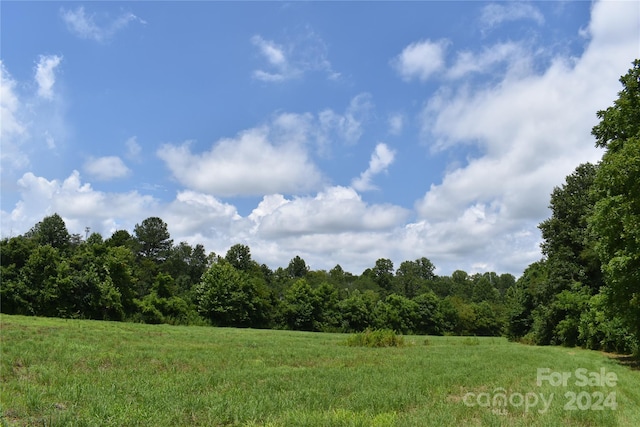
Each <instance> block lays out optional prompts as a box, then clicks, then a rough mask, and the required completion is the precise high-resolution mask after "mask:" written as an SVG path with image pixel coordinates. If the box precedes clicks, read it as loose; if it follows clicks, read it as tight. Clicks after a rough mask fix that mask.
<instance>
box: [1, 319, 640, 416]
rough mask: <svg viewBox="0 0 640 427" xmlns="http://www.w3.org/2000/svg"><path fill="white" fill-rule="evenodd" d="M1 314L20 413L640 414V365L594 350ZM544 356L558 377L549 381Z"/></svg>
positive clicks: (11, 404)
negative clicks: (353, 339) (350, 339)
mask: <svg viewBox="0 0 640 427" xmlns="http://www.w3.org/2000/svg"><path fill="white" fill-rule="evenodd" d="M0 320H1V322H0V323H1V330H0V331H1V337H2V354H1V356H2V360H1V372H0V379H1V382H2V395H1V409H0V411H1V412H0V416H1V419H2V424H3V425H9V426H13V425H47V426H48V425H77V426H83V425H87V426H95V425H113V426H130V425H141V426H147V425H148V426H177V425H213V426H216V425H218V426H222V425H225V426H226V425H242V426H244V425H246V426H263V425H264V426H430V425H434V426H453V425H465V426H469V425H489V426H491V425H493V426H503V425H504V426H558V425H564V426H629V427H631V426H639V425H640V371H638V370H632V369H630V368H629V367H626V366H622V365H620V364H619V363H618V362H617V361H615V360H612V359H610V358H608V357H607V356H605V355H603V354H601V353H599V352H593V351H585V350H580V349H569V348H559V347H531V346H524V345H520V344H514V343H509V342H508V341H506V340H505V339H502V338H475V337H418V336H415V337H414V336H410V337H405V343H406V344H407V345H406V346H405V347H402V348H363V347H348V346H345V345H344V343H345V342H346V338H347V336H346V335H340V334H324V333H304V332H289V331H268V330H248V329H222V328H210V327H181V326H168V325H157V326H155V325H140V324H131V323H113V322H100V321H82V320H62V319H45V318H30V317H21V316H7V315H2V316H1V317H0ZM538 368H549V370H548V371H544V372H545V373H546V374H547V378H550V380H551V381H549V380H547V379H543V378H541V379H542V380H543V381H542V384H541V385H538V383H537V379H538ZM577 369H582V370H581V371H577V372H576V370H577ZM563 373H564V374H563ZM602 373H604V377H603V378H600V374H602ZM563 375H564V378H565V379H566V381H565V383H566V385H563V384H562V378H563ZM583 377H584V378H583ZM614 377H615V378H614ZM555 380H558V381H559V383H560V384H558V385H554V384H553V381H555ZM583 382H587V383H589V384H586V385H585V384H583ZM596 383H598V384H599V385H596ZM501 392H502V393H505V395H506V404H504V405H502V404H501V403H503V401H501V400H499V397H500V396H499V394H500V393H501Z"/></svg>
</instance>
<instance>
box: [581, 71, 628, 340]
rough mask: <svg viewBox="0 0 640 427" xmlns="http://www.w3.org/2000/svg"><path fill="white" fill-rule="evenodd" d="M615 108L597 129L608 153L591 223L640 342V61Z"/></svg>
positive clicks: (609, 280)
mask: <svg viewBox="0 0 640 427" xmlns="http://www.w3.org/2000/svg"><path fill="white" fill-rule="evenodd" d="M620 82H621V83H622V86H623V89H622V91H620V92H619V93H618V99H617V100H615V101H614V105H613V106H611V107H609V108H607V109H606V110H603V111H598V117H599V118H600V123H599V124H598V125H596V126H595V127H594V128H593V129H592V134H593V135H594V136H595V137H596V145H597V146H600V147H604V148H605V149H606V152H605V154H604V156H603V158H602V162H601V163H600V167H599V169H598V172H597V175H596V178H595V183H594V187H595V190H594V192H595V194H596V197H597V199H598V200H597V202H596V204H595V206H594V208H593V214H592V216H591V217H590V230H591V231H592V233H593V235H594V236H595V239H596V244H595V252H596V253H597V254H598V256H599V258H600V261H601V262H602V269H603V272H604V276H605V281H606V284H607V286H606V288H605V289H604V291H605V292H606V293H607V299H606V300H607V301H608V302H609V304H611V307H612V308H615V310H616V312H618V313H620V317H621V318H622V319H623V321H624V322H625V323H626V325H627V326H628V327H629V328H630V330H631V332H632V333H633V335H635V337H636V340H637V341H640V60H638V59H636V60H635V61H634V62H633V67H632V68H631V69H630V70H629V71H628V73H627V74H626V75H624V76H622V78H621V79H620Z"/></svg>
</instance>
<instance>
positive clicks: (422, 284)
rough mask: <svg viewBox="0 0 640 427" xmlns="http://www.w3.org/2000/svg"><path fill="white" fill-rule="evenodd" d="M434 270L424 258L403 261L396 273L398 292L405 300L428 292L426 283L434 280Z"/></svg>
mask: <svg viewBox="0 0 640 427" xmlns="http://www.w3.org/2000/svg"><path fill="white" fill-rule="evenodd" d="M434 270H435V267H434V265H433V264H432V263H431V261H429V260H428V259H427V258H425V257H422V258H420V259H417V260H415V261H403V262H402V263H401V264H400V267H398V270H397V271H396V278H395V280H396V286H397V288H398V291H399V292H400V293H401V294H402V295H404V296H406V297H407V298H413V297H415V296H416V295H418V294H420V293H422V292H424V291H426V290H428V289H429V286H428V283H429V282H430V281H432V280H433V279H434V278H435V274H434V273H433V271H434Z"/></svg>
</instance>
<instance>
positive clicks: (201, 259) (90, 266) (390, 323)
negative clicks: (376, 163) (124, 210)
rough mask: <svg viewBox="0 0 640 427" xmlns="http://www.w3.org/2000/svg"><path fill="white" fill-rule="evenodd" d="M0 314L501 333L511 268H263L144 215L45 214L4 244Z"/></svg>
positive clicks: (241, 249) (382, 262) (425, 263)
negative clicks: (112, 227) (88, 219)
mask: <svg viewBox="0 0 640 427" xmlns="http://www.w3.org/2000/svg"><path fill="white" fill-rule="evenodd" d="M0 255H1V256H0V268H1V269H2V271H1V273H2V288H1V289H0V298H1V303H2V304H1V309H2V312H3V313H9V314H23V315H39V316H56V317H65V318H87V319H103V320H124V321H134V322H146V323H172V324H208V325H215V326H236V327H253V328H284V329H294V330H305V331H333V332H352V331H362V330H365V329H367V328H388V329H393V330H396V331H398V332H401V333H418V334H445V333H446V334H458V335H467V334H471V335H500V334H501V333H502V331H503V329H504V325H505V321H506V313H507V310H506V305H505V301H506V300H505V295H506V292H507V290H508V289H510V288H511V287H512V286H514V285H515V277H514V276H512V275H510V274H501V275H498V274H496V273H493V272H491V273H485V274H474V275H469V274H467V273H466V272H464V271H461V270H458V271H455V272H454V273H453V274H452V275H451V276H437V275H436V274H435V273H434V270H435V266H434V265H433V264H432V263H431V261H430V260H429V259H427V258H426V257H423V258H420V259H416V260H414V261H404V262H402V263H401V264H400V266H398V268H397V269H396V268H394V265H393V262H392V261H391V260H389V259H378V260H377V261H376V262H375V264H374V265H373V266H372V267H371V268H367V269H366V270H365V271H364V272H362V274H360V275H354V274H352V273H349V272H346V271H344V270H343V269H342V267H341V266H340V265H336V266H335V267H334V268H332V269H331V270H330V271H325V270H315V271H314V270H311V269H310V268H309V266H308V265H307V263H306V262H305V261H304V259H302V258H301V257H300V256H295V257H294V258H292V259H291V261H290V262H289V264H288V265H287V266H286V267H279V268H277V269H275V270H272V269H270V268H269V267H268V266H267V265H265V264H259V263H258V262H256V261H255V260H254V259H253V258H252V256H251V250H250V248H249V247H248V246H247V245H243V244H236V245H233V246H232V247H231V248H229V250H228V251H227V252H226V254H225V255H224V256H221V255H217V254H215V253H209V254H207V253H206V252H205V249H204V247H203V246H202V245H196V246H191V245H189V244H188V243H186V242H180V243H179V244H177V245H175V244H174V243H173V240H172V239H171V236H170V234H169V232H168V229H167V224H166V223H165V222H164V221H163V220H162V219H161V218H158V217H150V218H147V219H145V220H144V221H142V222H141V223H140V224H137V225H136V226H135V227H134V230H133V234H131V233H129V232H128V231H126V230H118V231H116V232H114V233H113V234H112V235H111V236H110V237H109V238H107V239H104V238H103V237H102V236H101V235H100V234H98V233H92V234H90V235H88V236H87V237H86V239H83V238H82V237H81V236H79V235H77V234H76V235H72V234H69V232H68V230H67V228H66V225H65V222H64V220H63V219H62V218H61V217H60V216H59V215H58V214H54V215H51V216H47V217H45V218H44V219H43V220H42V221H40V222H39V223H37V224H36V225H34V226H33V227H32V228H31V230H29V231H28V232H27V233H25V234H24V235H20V236H16V237H12V238H5V239H2V240H1V241H0Z"/></svg>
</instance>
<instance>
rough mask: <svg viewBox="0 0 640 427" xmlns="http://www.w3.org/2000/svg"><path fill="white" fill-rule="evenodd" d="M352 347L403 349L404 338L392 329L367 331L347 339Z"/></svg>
mask: <svg viewBox="0 0 640 427" xmlns="http://www.w3.org/2000/svg"><path fill="white" fill-rule="evenodd" d="M347 345H348V346H351V347H403V346H404V337H403V336H402V335H396V333H395V332H393V331H392V330H390V329H375V330H372V329H367V330H365V331H364V332H359V333H357V334H353V335H351V336H350V337H349V338H347Z"/></svg>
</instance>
